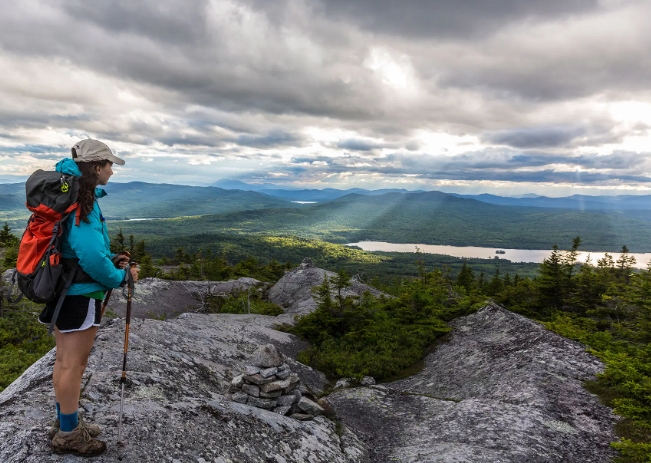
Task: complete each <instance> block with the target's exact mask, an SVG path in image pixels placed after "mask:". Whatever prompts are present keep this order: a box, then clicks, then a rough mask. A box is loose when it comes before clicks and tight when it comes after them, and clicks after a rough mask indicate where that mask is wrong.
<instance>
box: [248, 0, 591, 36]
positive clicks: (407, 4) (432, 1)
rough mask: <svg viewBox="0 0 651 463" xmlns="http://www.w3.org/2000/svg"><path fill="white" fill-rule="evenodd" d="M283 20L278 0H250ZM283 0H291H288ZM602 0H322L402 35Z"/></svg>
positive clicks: (346, 15)
mask: <svg viewBox="0 0 651 463" xmlns="http://www.w3.org/2000/svg"><path fill="white" fill-rule="evenodd" d="M245 1H246V2H247V3H249V4H251V5H255V6H256V7H257V8H264V9H265V10H266V11H268V12H269V14H270V16H271V17H272V18H274V19H275V20H276V21H279V22H280V21H282V20H283V16H282V15H281V14H279V10H281V11H282V8H279V7H278V3H279V2H269V1H267V0H245ZM280 3H284V4H287V3H289V2H287V1H283V2H280ZM598 3H599V2H598V1H597V0H548V1H544V2H535V1H522V0H481V1H450V0H403V1H400V2H397V1H394V0H354V1H351V0H321V1H319V2H318V5H319V11H321V12H323V13H324V14H325V15H326V16H328V17H330V18H332V19H334V20H337V21H345V22H348V23H351V24H355V25H356V26H361V27H362V28H364V29H367V30H370V31H373V32H377V33H381V34H386V33H389V34H395V35H398V36H401V37H404V36H407V37H443V38H462V39H467V38H469V37H481V36H484V35H486V34H490V33H491V32H494V31H495V30H497V29H499V28H501V27H504V26H505V25H507V24H509V23H511V22H518V21H524V20H532V19H556V18H560V17H564V16H567V15H570V14H575V13H583V12H587V11H592V10H594V9H595V8H596V7H597V5H598Z"/></svg>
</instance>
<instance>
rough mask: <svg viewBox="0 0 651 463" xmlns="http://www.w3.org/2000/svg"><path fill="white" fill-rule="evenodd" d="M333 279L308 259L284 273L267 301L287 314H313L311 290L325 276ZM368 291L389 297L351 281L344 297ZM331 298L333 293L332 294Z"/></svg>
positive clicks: (370, 287) (313, 305) (329, 273)
mask: <svg viewBox="0 0 651 463" xmlns="http://www.w3.org/2000/svg"><path fill="white" fill-rule="evenodd" d="M326 275H327V276H328V278H334V277H335V276H337V274H336V273H334V272H330V271H328V270H323V269H321V268H318V267H315V266H314V265H313V264H312V261H311V260H310V259H305V260H304V261H303V263H302V264H301V265H299V266H298V267H296V268H295V269H292V270H290V271H289V272H287V273H285V275H284V276H283V277H282V278H281V279H280V280H278V282H277V283H276V284H275V285H274V286H273V287H272V288H271V289H270V290H269V300H270V301H271V302H273V303H274V304H278V305H279V306H281V307H283V308H284V309H285V313H288V314H303V315H304V314H307V313H310V312H313V311H314V310H315V309H316V307H317V302H316V301H315V300H314V297H312V288H314V287H315V286H319V285H320V284H321V283H323V279H324V277H325V276H326ZM366 291H369V292H370V293H371V294H373V295H374V296H376V297H379V296H381V295H384V296H386V297H391V296H389V295H387V294H385V293H383V292H382V291H380V290H377V289H375V288H373V287H372V286H369V285H366V284H364V283H361V282H360V281H359V280H357V279H355V278H353V279H351V284H350V286H348V287H347V288H346V289H345V290H344V291H343V293H342V294H343V295H344V296H361V295H362V294H364V292H366ZM332 295H333V297H334V296H335V293H334V292H333V293H332Z"/></svg>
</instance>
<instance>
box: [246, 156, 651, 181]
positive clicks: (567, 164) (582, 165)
mask: <svg viewBox="0 0 651 463" xmlns="http://www.w3.org/2000/svg"><path fill="white" fill-rule="evenodd" d="M315 160H316V158H308V157H305V158H293V159H292V163H293V165H291V166H277V169H275V170H274V172H275V173H279V172H282V173H285V174H287V175H298V174H300V173H305V172H310V173H311V175H315V174H317V173H321V174H324V175H331V174H350V173H355V174H381V175H382V176H386V177H401V176H402V177H404V176H407V175H408V176H409V177H410V178H419V179H432V180H460V181H461V180H463V181H508V182H515V183H520V182H525V183H526V182H533V183H576V184H585V185H603V184H608V183H612V182H625V183H642V184H648V183H650V182H651V153H642V154H640V153H631V152H616V153H613V154H612V155H608V156H588V155H584V156H561V155H556V154H547V153H534V154H519V153H517V152H514V151H504V150H485V151H480V152H473V153H466V154H463V155H458V156H454V157H445V156H429V155H425V154H419V155H416V154H411V155H389V156H387V157H386V158H382V159H377V160H375V161H369V158H368V157H364V156H363V155H361V154H360V155H356V154H348V155H345V156H340V157H336V158H325V157H320V158H318V160H319V161H320V162H319V163H316V164H314V161H315ZM552 165H562V166H563V167H562V168H551V167H546V166H552ZM360 166H363V167H360ZM647 172H648V173H647ZM261 175H262V176H264V177H265V178H267V176H265V175H264V174H261V173H256V176H257V177H256V178H258V177H260V176H261ZM268 178H269V179H270V178H271V177H270V176H269V177H268Z"/></svg>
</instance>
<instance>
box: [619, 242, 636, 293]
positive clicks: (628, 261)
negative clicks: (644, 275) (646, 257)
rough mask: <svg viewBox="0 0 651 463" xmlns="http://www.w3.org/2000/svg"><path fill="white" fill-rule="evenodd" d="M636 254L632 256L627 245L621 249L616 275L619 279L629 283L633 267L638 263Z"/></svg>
mask: <svg viewBox="0 0 651 463" xmlns="http://www.w3.org/2000/svg"><path fill="white" fill-rule="evenodd" d="M636 262H637V261H636V259H635V256H630V255H629V254H628V248H627V247H626V245H624V246H622V250H621V251H620V256H619V259H617V262H616V263H617V270H616V275H617V279H618V280H619V281H624V282H625V283H627V284H628V282H629V280H630V276H631V268H632V267H633V265H635V263H636Z"/></svg>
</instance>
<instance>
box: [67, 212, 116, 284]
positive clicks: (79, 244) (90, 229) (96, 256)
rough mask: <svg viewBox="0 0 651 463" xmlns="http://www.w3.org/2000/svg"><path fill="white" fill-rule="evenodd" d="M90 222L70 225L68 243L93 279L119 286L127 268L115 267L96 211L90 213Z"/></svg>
mask: <svg viewBox="0 0 651 463" xmlns="http://www.w3.org/2000/svg"><path fill="white" fill-rule="evenodd" d="M88 218H89V219H90V223H86V222H84V221H83V220H82V221H80V223H79V225H75V224H74V217H71V219H72V221H73V223H71V224H70V225H71V226H70V229H69V230H70V231H69V235H68V243H69V244H70V247H71V248H72V251H73V252H74V253H75V255H76V256H77V259H79V265H80V266H81V268H82V269H83V270H84V272H86V273H87V274H88V275H89V276H90V277H91V278H92V279H93V280H95V281H97V282H98V283H100V284H102V285H104V286H106V287H107V288H118V287H119V286H120V285H121V284H122V282H123V281H124V279H125V277H126V270H124V269H118V268H115V265H114V264H113V262H112V261H111V252H110V251H109V250H108V249H106V246H105V242H104V235H103V232H102V224H101V222H100V221H99V216H98V214H95V213H94V211H93V212H91V214H89V215H88Z"/></svg>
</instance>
